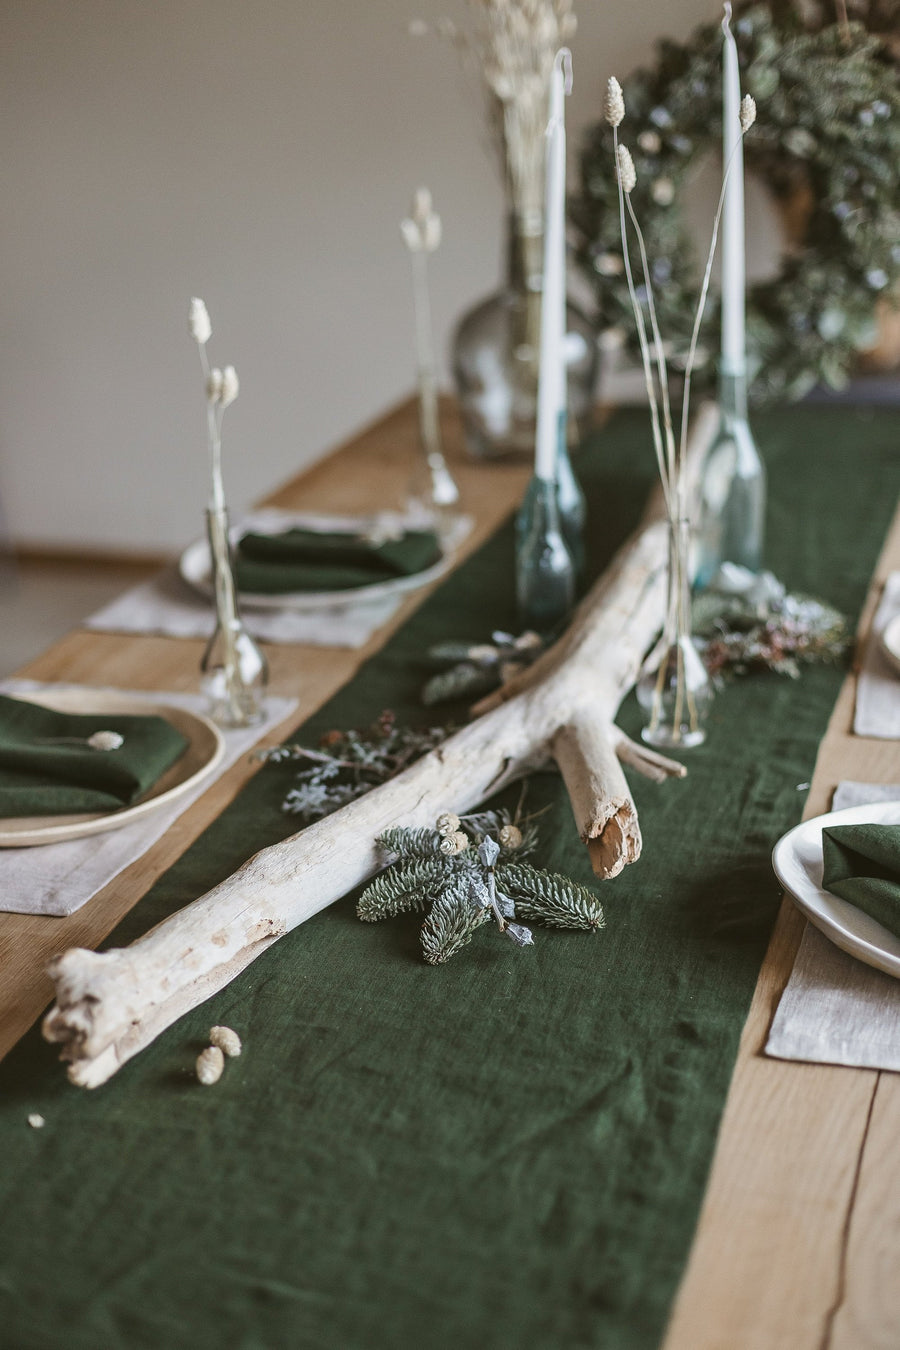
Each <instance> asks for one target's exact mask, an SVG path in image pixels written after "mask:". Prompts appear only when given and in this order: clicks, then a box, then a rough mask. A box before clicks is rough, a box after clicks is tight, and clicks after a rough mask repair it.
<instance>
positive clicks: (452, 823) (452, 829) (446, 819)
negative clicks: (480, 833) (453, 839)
mask: <svg viewBox="0 0 900 1350" xmlns="http://www.w3.org/2000/svg"><path fill="white" fill-rule="evenodd" d="M434 824H435V828H436V830H437V832H438V834H442V835H443V836H444V837H445V838H448V837H449V836H450V835H451V834H455V833H456V831H457V830H458V829H459V816H456V815H454V814H453V812H452V811H444V812H443V813H442V814H441V815H439V816H438V818H437V820H436V821H435V822H434Z"/></svg>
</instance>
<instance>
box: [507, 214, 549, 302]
mask: <svg viewBox="0 0 900 1350" xmlns="http://www.w3.org/2000/svg"><path fill="white" fill-rule="evenodd" d="M543 272H544V220H543V216H542V215H541V214H540V213H537V214H531V215H522V214H521V213H519V212H518V211H510V213H509V219H508V221H507V240H506V281H507V285H508V286H509V289H510V290H511V291H517V292H519V293H520V294H531V295H538V296H539V295H540V293H541V287H542V285H543V279H544V278H543Z"/></svg>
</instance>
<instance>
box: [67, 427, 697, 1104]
mask: <svg viewBox="0 0 900 1350" xmlns="http://www.w3.org/2000/svg"><path fill="white" fill-rule="evenodd" d="M710 434H711V426H710V424H709V421H708V419H707V420H703V421H702V422H701V425H700V427H699V428H698V432H697V434H696V435H695V437H694V438H693V446H692V450H691V455H692V457H693V458H694V459H695V460H696V459H697V458H699V456H700V455H701V453H702V450H703V448H704V447H705V444H707V443H708V440H709V436H710ZM665 564H666V526H665V523H664V521H663V520H662V518H661V515H660V504H659V499H658V498H655V499H654V501H653V502H652V503H651V506H650V507H649V508H648V513H647V515H646V516H645V520H644V523H643V524H642V526H641V528H640V529H639V530H638V531H637V532H636V534H635V535H634V536H633V537H632V538H631V539H630V540H629V541H628V543H626V544H625V545H624V546H623V548H622V549H621V550H620V552H619V553H618V554H617V555H616V557H615V559H614V560H613V562H612V564H611V566H610V567H609V568H608V570H607V571H606V572H605V573H604V575H603V576H602V577H601V578H600V580H599V581H598V582H597V584H596V585H595V586H594V588H593V589H592V591H591V592H590V594H589V595H588V596H587V598H586V599H585V600H584V601H583V602H582V604H581V606H580V607H579V609H578V611H577V613H576V615H575V618H574V619H573V622H572V624H571V626H570V628H569V629H568V631H567V633H566V634H565V636H564V637H563V638H562V639H561V640H560V642H558V643H557V644H556V646H555V647H553V648H552V649H551V650H549V651H548V652H546V653H545V654H544V655H543V656H542V657H541V658H540V660H539V661H537V662H536V663H535V665H534V666H533V667H532V668H531V670H530V671H529V672H528V673H527V675H526V676H525V677H524V678H523V679H521V680H519V681H517V684H516V686H515V687H513V688H510V687H507V688H505V689H504V690H503V691H502V692H501V693H500V694H498V696H496V697H494V698H492V699H490V700H488V701H487V702H488V703H489V704H490V708H489V710H488V711H486V712H484V714H483V715H482V716H480V717H478V718H477V720H476V721H474V722H472V723H470V725H468V726H467V727H464V728H463V729H462V730H461V731H459V732H457V733H456V735H454V736H452V737H450V739H449V740H447V741H445V742H444V743H443V744H442V745H441V746H439V747H438V748H437V749H436V750H434V751H432V752H431V753H430V754H428V755H426V756H424V757H423V758H422V759H420V760H419V761H418V762H417V763H415V764H413V765H412V766H411V767H410V768H408V769H407V770H406V771H405V772H404V773H402V774H400V775H398V777H396V778H394V779H392V780H391V781H390V782H388V783H385V784H384V785H383V786H381V787H379V788H375V789H373V790H372V791H371V792H370V793H368V794H367V795H366V796H364V797H361V798H359V799H358V800H357V801H355V802H352V803H350V805H348V806H345V807H343V808H342V809H341V810H340V811H337V812H335V813H334V814H333V815H330V816H327V817H326V818H325V819H323V820H320V821H317V822H316V823H315V824H313V825H310V826H308V827H307V828H306V829H304V830H301V831H300V833H299V834H295V835H293V836H292V837H291V838H289V839H286V840H285V841H284V842H283V843H280V844H276V845H273V846H272V847H271V848H267V849H263V850H262V852H260V853H257V854H256V855H255V856H254V857H253V858H251V859H250V860H249V861H248V862H247V863H245V864H244V866H243V867H241V868H240V869H239V871H237V872H236V873H235V874H234V875H233V876H231V877H229V878H228V879H227V880H226V881H224V882H222V884H221V885H219V886H216V887H215V888H214V889H213V890H211V891H209V892H208V893H207V894H206V895H204V896H202V897H201V898H200V899H199V900H195V901H194V902H193V904H190V905H188V906H187V907H186V908H185V909H183V910H181V911H180V912H179V913H177V914H175V915H173V916H172V917H171V918H169V919H166V920H165V921H164V922H163V923H161V924H159V925H158V926H157V927H156V928H154V929H152V930H151V931H150V932H149V933H147V934H146V935H145V936H144V937H142V938H140V939H138V941H137V942H135V943H133V944H132V945H131V946H130V947H126V948H124V949H121V950H112V951H108V952H104V953H96V952H90V951H84V950H82V949H80V948H73V949H71V950H70V951H67V952H65V953H64V954H63V955H62V956H60V957H59V958H57V960H56V961H54V962H53V964H52V966H51V968H50V974H51V976H52V978H53V980H54V981H55V983H56V997H57V1002H56V1005H55V1006H54V1007H53V1008H52V1009H51V1010H50V1012H49V1013H48V1015H47V1017H46V1019H45V1021H44V1035H45V1037H46V1038H47V1039H48V1040H50V1041H56V1042H59V1044H60V1045H61V1047H62V1050H61V1058H63V1059H64V1060H68V1061H69V1062H70V1066H69V1078H70V1079H71V1081H72V1082H73V1083H77V1084H80V1085H81V1086H84V1087H96V1086H98V1085H99V1084H100V1083H103V1082H105V1081H106V1079H107V1078H109V1077H111V1075H112V1074H114V1073H115V1072H116V1070H117V1069H118V1068H119V1067H120V1066H121V1065H122V1064H124V1063H125V1061H126V1060H128V1059H130V1058H131V1056H132V1055H134V1054H136V1053H137V1052H138V1051H139V1050H141V1049H143V1048H144V1046H146V1045H148V1044H149V1043H150V1042H151V1041H152V1040H153V1039H155V1037H156V1036H158V1035H159V1033H160V1032H161V1031H163V1030H164V1029H165V1028H166V1027H167V1026H170V1025H171V1024H172V1023H173V1022H174V1021H176V1020H177V1019H178V1018H179V1017H181V1016H182V1015H183V1014H184V1013H186V1012H188V1011H189V1010H190V1009H191V1008H193V1007H195V1006H197V1005H198V1004H199V1003H202V1002H203V1001H204V1000H206V999H207V998H209V997H210V996H211V995H212V994H214V993H215V992H216V991H217V990H218V989H221V988H223V986H225V985H226V984H228V983H229V982H230V981H231V980H233V979H234V977H235V976H236V975H237V974H239V972H240V971H241V970H243V969H244V968H245V967H246V966H247V965H249V964H250V962H251V961H253V960H255V958H256V957H257V956H259V955H260V953H261V952H263V951H265V950H266V948H267V947H270V946H271V945H272V943H273V942H276V941H277V940H278V938H280V937H281V936H283V934H285V933H287V932H288V931H290V930H291V929H292V928H296V927H297V926H298V925H299V924H301V923H303V922H304V920H305V919H308V918H310V917H311V916H312V915H313V914H315V913H317V912H318V911H319V910H321V909H323V908H324V907H325V906H326V905H329V904H332V903H333V902H334V901H335V900H337V899H339V898H340V897H341V896H343V895H346V894H347V892H348V891H350V890H352V889H353V888H354V887H356V886H358V885H360V883H362V882H363V881H365V880H366V879H367V878H368V877H370V876H371V875H372V873H373V872H375V871H376V870H377V869H378V867H379V865H380V859H379V857H378V854H377V850H376V847H375V842H374V841H375V838H376V836H378V835H380V834H382V833H383V832H384V831H385V830H386V829H388V828H390V827H392V826H397V825H413V826H415V825H422V826H430V825H433V823H434V821H435V819H436V817H437V816H438V815H439V814H440V813H441V812H442V811H448V810H450V811H456V812H457V813H458V814H463V813H464V812H466V811H469V810H471V809H472V808H473V807H474V806H477V805H479V804H480V803H482V802H483V801H485V799H486V798H488V797H489V796H490V795H491V794H492V793H493V792H495V791H496V790H497V788H498V787H499V786H501V785H502V784H505V783H508V782H510V781H512V780H514V779H515V778H517V777H521V776H522V775H524V774H525V773H527V772H528V771H529V770H530V769H532V768H534V767H535V766H537V765H539V764H541V763H545V762H546V761H547V760H548V759H550V758H554V759H556V761H557V763H558V764H559V766H560V768H561V770H562V773H563V776H564V778H565V782H566V786H567V788H568V790H569V794H570V797H571V800H572V806H573V810H574V812H575V818H576V821H577V823H578V828H579V831H580V833H581V837H582V839H583V840H584V841H585V843H586V845H587V847H588V849H589V851H590V856H591V861H592V864H593V867H594V870H595V872H596V874H597V875H598V876H600V877H604V878H608V877H614V876H615V875H616V874H617V873H618V872H620V871H621V869H622V868H623V867H624V866H625V865H626V864H627V863H629V862H633V861H634V860H635V859H636V858H637V857H638V856H639V854H640V848H641V838H640V829H639V827H638V821H637V813H636V810H635V807H634V802H633V800H632V798H631V793H630V792H629V790H628V785H627V783H626V781H625V775H624V773H623V772H622V768H621V763H620V761H621V762H625V763H627V764H629V765H631V766H632V767H633V768H636V769H637V770H639V771H640V772H641V773H645V774H647V775H648V776H649V777H651V778H654V779H656V780H657V781H660V780H661V779H663V778H665V777H667V776H669V775H671V774H675V775H681V774H683V773H684V769H683V768H682V766H681V765H679V764H676V763H674V762H673V761H671V760H666V759H664V758H663V757H662V756H660V755H657V754H655V753H653V752H652V751H649V750H646V749H645V748H644V747H642V746H638V745H636V744H635V743H634V742H632V741H630V740H629V739H628V738H627V737H626V736H624V735H623V734H622V732H620V731H619V730H618V728H617V727H615V726H614V724H613V718H614V717H615V715H616V712H617V711H618V708H619V704H620V702H621V700H622V699H623V697H624V696H625V694H626V693H627V692H628V690H629V689H630V688H631V686H632V685H633V684H634V682H635V680H636V678H637V675H638V671H639V669H640V665H641V660H642V658H643V656H644V653H645V652H646V651H647V649H648V647H649V646H650V645H651V643H652V642H653V640H654V638H655V637H656V634H657V632H658V631H659V628H660V626H661V624H662V617H663V608H664V603H665Z"/></svg>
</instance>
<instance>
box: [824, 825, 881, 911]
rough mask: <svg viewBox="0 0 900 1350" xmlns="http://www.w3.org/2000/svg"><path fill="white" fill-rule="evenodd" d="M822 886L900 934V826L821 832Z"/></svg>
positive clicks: (835, 827) (837, 828)
mask: <svg viewBox="0 0 900 1350" xmlns="http://www.w3.org/2000/svg"><path fill="white" fill-rule="evenodd" d="M822 855H823V862H824V872H825V875H824V877H823V880H822V885H823V886H824V887H825V890H826V891H832V892H833V893H834V894H835V895H837V896H840V898H841V899H842V900H849V902H850V904H851V905H856V907H857V909H861V910H862V911H863V913H864V914H868V915H869V916H870V917H871V918H873V919H875V920H877V922H878V923H880V924H883V925H884V927H885V928H887V929H888V931H889V932H891V933H895V934H900V825H875V824H865V825H830V826H827V827H826V828H825V829H824V830H823V831H822Z"/></svg>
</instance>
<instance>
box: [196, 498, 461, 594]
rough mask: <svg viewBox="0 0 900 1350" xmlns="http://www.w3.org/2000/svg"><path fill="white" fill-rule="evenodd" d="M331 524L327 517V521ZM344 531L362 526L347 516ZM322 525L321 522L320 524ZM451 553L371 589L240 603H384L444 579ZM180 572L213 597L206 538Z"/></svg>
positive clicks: (234, 535)
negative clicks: (380, 601) (430, 564)
mask: <svg viewBox="0 0 900 1350" xmlns="http://www.w3.org/2000/svg"><path fill="white" fill-rule="evenodd" d="M325 519H326V521H328V518H327V517H326V518H325ZM339 519H340V521H341V524H342V525H343V528H344V529H346V531H347V533H348V534H355V533H357V532H358V529H359V526H356V527H355V528H354V527H353V525H352V524H351V523H349V522H348V521H347V518H346V517H341V518H339ZM251 523H253V522H252V521H244V523H243V524H242V525H237V526H233V527H232V529H231V541H232V543H234V544H236V543H237V541H238V539H240V537H241V535H242V534H243V532H244V530H245V529H247V528H248V526H249V525H250V524H251ZM296 523H299V524H302V525H306V526H310V521H309V519H308V518H307V517H298V518H297V521H296ZM320 523H321V522H320ZM290 524H291V521H290V520H287V521H285V520H283V519H282V520H280V521H279V522H278V524H277V526H274V527H273V533H274V532H275V530H276V529H277V530H279V531H280V530H285V529H287V528H288V527H289V525H290ZM328 528H338V529H340V528H341V526H336V527H335V526H332V525H331V524H330V522H329V524H328ZM450 561H451V558H450V553H449V551H448V550H447V549H446V548H445V549H443V550H442V556H441V558H440V559H439V560H438V561H437V562H436V563H435V564H434V565H433V566H432V567H428V568H426V570H425V571H424V572H415V573H413V575H412V576H409V577H392V578H391V579H390V580H388V581H373V582H372V584H371V586H354V587H353V589H352V590H348V591H287V592H285V593H284V594H282V595H259V594H256V593H255V592H252V591H241V604H242V605H246V606H247V607H249V608H250V609H293V610H319V609H335V608H345V607H347V606H349V605H365V604H369V603H371V602H373V601H376V600H385V599H388V598H390V596H393V595H403V594H404V593H405V592H406V591H417V590H418V589H419V587H420V586H427V585H428V584H429V582H431V581H435V580H436V579H437V578H438V577H440V576H443V574H444V572H446V570H447V568H448V567H449V566H450ZM178 570H179V572H180V573H181V576H182V578H183V579H184V580H185V581H186V582H187V583H188V585H189V586H191V587H193V589H194V590H195V591H199V592H200V594H201V595H205V596H207V597H211V596H212V594H213V584H212V563H211V559H210V556H209V544H208V543H207V541H206V540H205V539H195V540H194V542H193V544H189V545H188V547H187V548H186V549H185V550H184V552H183V553H182V555H181V557H180V558H179V560H178Z"/></svg>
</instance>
